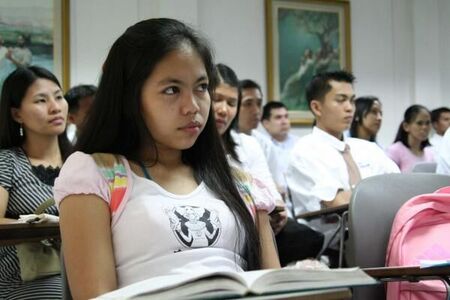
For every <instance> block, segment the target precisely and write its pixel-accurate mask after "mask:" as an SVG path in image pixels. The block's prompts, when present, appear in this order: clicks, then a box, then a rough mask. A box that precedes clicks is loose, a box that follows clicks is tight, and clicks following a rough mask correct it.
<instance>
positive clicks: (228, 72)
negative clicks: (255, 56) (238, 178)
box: [216, 64, 242, 162]
mask: <svg viewBox="0 0 450 300" xmlns="http://www.w3.org/2000/svg"><path fill="white" fill-rule="evenodd" d="M216 71H217V77H218V79H219V83H218V84H220V83H226V84H228V85H229V86H231V87H234V88H236V89H237V90H238V102H237V104H236V105H237V111H236V116H235V117H234V119H233V120H232V121H231V124H230V126H228V128H227V130H225V132H224V133H223V134H222V141H223V145H224V147H225V151H226V152H227V153H228V154H230V155H231V157H232V158H233V159H234V160H236V161H237V162H240V160H239V157H238V155H237V152H236V146H237V144H236V142H235V141H234V140H233V137H232V136H231V130H233V129H236V126H237V119H238V118H237V116H239V110H240V106H241V98H242V89H241V88H240V86H239V79H238V77H237V75H236V73H235V72H234V71H233V69H231V68H230V67H229V66H227V65H224V64H217V65H216Z"/></svg>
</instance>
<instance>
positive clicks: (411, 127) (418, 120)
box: [403, 109, 431, 142]
mask: <svg viewBox="0 0 450 300" xmlns="http://www.w3.org/2000/svg"><path fill="white" fill-rule="evenodd" d="M403 128H404V129H405V131H406V132H407V133H408V135H410V136H411V137H412V138H414V139H416V140H418V141H421V142H423V141H425V140H426V139H427V138H428V135H429V134H430V130H431V117H430V114H429V113H428V112H427V111H426V110H423V109H421V110H420V111H419V113H418V114H417V115H416V117H415V118H414V119H413V120H412V122H411V123H403Z"/></svg>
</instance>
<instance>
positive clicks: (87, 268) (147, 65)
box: [54, 19, 279, 299]
mask: <svg viewBox="0 0 450 300" xmlns="http://www.w3.org/2000/svg"><path fill="white" fill-rule="evenodd" d="M167 37H170V39H168V38H167ZM215 83H216V76H215V70H214V64H213V60H212V55H211V52H210V50H209V47H208V45H207V43H206V41H204V40H203V39H202V38H201V37H199V35H198V33H197V32H195V31H194V30H193V29H191V28H190V27H188V26H186V25H184V24H183V23H181V22H179V21H176V20H172V19H150V20H145V21H141V22H139V23H137V24H135V25H133V26H131V27H129V28H128V29H127V30H126V31H125V33H124V34H122V35H121V36H120V37H119V38H118V39H117V40H116V42H115V43H114V44H113V46H112V47H111V50H110V52H109V54H108V57H107V59H106V62H105V64H104V68H103V75H102V78H101V80H100V84H99V87H98V91H97V95H96V99H95V101H94V104H93V107H92V110H91V112H90V114H89V117H88V120H87V122H86V124H85V127H84V130H83V132H82V133H81V135H80V137H79V140H78V143H77V148H78V150H80V151H83V152H76V153H74V154H73V155H71V156H70V157H69V158H68V160H67V161H66V163H65V164H64V167H63V168H62V170H61V174H60V176H59V177H58V179H57V180H56V183H55V188H54V194H55V200H56V201H57V203H59V209H60V225H61V236H62V241H63V243H62V245H63V248H64V258H65V262H66V270H67V275H68V280H69V284H70V289H71V292H72V295H73V296H74V298H83V299H84V298H92V297H95V296H97V295H100V294H102V293H105V292H108V291H112V290H115V289H117V288H121V287H124V286H126V285H129V284H132V283H135V282H137V281H140V280H143V279H146V278H152V277H157V276H161V275H170V274H180V273H186V272H189V273H193V272H196V271H198V270H203V269H205V268H206V269H211V268H217V269H226V270H234V271H236V270H238V271H242V270H255V269H260V268H276V267H279V262H278V257H277V253H276V250H275V247H274V244H273V238H272V230H271V228H270V224H269V217H268V213H269V212H271V211H272V209H273V207H274V203H273V201H272V199H269V198H268V197H265V196H264V195H265V194H264V193H263V191H262V190H259V189H258V186H256V185H253V184H251V182H249V181H248V179H249V178H248V177H247V176H245V177H246V178H243V177H244V176H243V175H244V173H242V172H239V171H238V170H237V169H234V170H231V169H230V167H229V165H228V162H227V159H226V156H225V153H224V150H223V147H222V146H221V142H220V138H219V135H218V133H217V129H216V126H215V123H214V115H213V111H212V106H211V99H210V93H211V91H213V90H214V87H215ZM124 124H126V126H124ZM100 152H103V153H113V154H116V155H118V157H119V158H120V161H121V163H122V164H123V165H124V167H125V169H124V170H123V171H124V172H125V174H123V176H125V177H124V178H123V179H122V180H119V181H118V182H117V183H120V182H122V184H125V183H124V182H123V181H125V182H127V185H126V186H127V188H126V192H125V194H124V197H123V198H122V202H121V204H120V205H119V206H116V205H115V204H116V202H113V203H111V201H113V200H114V201H115V200H116V198H114V199H111V198H112V196H111V194H110V187H109V185H108V181H107V180H106V179H105V178H104V177H103V175H102V173H100V172H99V169H98V166H97V165H96V163H95V161H94V160H93V158H92V156H91V155H89V154H93V153H100ZM238 178H239V179H238ZM243 179H246V180H247V181H242V180H243ZM118 188H120V186H118ZM122 191H123V189H122ZM239 191H241V192H242V194H240V193H239ZM113 195H117V194H113ZM244 199H245V201H244ZM252 200H253V201H252ZM255 223H256V224H255Z"/></svg>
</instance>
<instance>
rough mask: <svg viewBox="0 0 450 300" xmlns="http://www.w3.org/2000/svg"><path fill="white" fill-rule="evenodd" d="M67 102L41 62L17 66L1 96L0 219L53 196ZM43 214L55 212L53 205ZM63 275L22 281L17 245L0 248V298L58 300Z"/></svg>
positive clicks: (63, 151)
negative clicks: (38, 64)
mask: <svg viewBox="0 0 450 300" xmlns="http://www.w3.org/2000/svg"><path fill="white" fill-rule="evenodd" d="M67 109H68V108H67V102H66V100H65V99H64V97H63V92H62V90H61V86H60V84H59V82H58V80H57V79H56V77H55V76H54V75H53V74H52V73H50V72H49V71H47V70H46V69H43V68H40V67H27V68H18V69H16V70H15V71H14V72H13V73H11V74H10V75H9V76H8V77H7V78H6V80H5V81H4V83H3V88H2V93H1V98H0V170H1V172H0V223H8V222H11V221H15V220H16V219H18V218H19V215H23V214H32V213H34V211H35V210H36V208H37V207H38V206H39V205H40V204H42V203H43V202H44V201H46V200H47V199H49V198H52V197H53V193H52V186H53V183H54V180H55V178H56V177H57V176H58V173H59V169H60V167H61V166H62V163H63V161H64V158H65V156H66V155H68V154H69V147H70V144H69V142H68V140H67V137H66V135H65V128H66V119H67ZM45 213H48V214H52V215H57V214H58V211H57V209H56V206H51V207H49V208H48V209H47V210H46V211H45ZM61 295H62V292H61V277H60V276H59V275H58V276H51V277H46V278H42V279H38V280H33V281H27V282H23V281H22V278H21V277H20V267H19V259H18V257H17V249H16V247H15V246H4V247H0V299H60V298H61Z"/></svg>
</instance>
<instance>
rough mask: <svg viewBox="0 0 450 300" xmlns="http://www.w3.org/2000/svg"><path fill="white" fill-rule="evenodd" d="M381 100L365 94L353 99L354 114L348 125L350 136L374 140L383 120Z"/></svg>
mask: <svg viewBox="0 0 450 300" xmlns="http://www.w3.org/2000/svg"><path fill="white" fill-rule="evenodd" d="M381 108H382V107H381V102H380V100H379V99H378V98H377V97H372V96H365V97H359V98H356V100H355V116H354V117H353V122H352V125H350V136H351V137H354V138H358V139H363V140H367V141H370V142H376V140H377V133H378V131H379V130H380V127H381V121H382V120H383V111H382V109H381Z"/></svg>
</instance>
